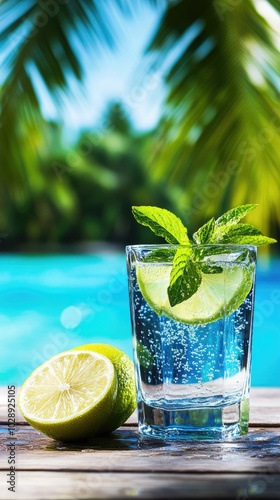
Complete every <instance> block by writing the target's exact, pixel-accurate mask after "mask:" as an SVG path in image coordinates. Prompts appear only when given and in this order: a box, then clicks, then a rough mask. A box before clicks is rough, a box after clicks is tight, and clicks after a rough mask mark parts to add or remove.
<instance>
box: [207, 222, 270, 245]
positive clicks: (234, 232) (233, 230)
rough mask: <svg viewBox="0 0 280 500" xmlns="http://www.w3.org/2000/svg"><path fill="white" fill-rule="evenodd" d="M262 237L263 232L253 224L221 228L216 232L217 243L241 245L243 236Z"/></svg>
mask: <svg viewBox="0 0 280 500" xmlns="http://www.w3.org/2000/svg"><path fill="white" fill-rule="evenodd" d="M262 235H263V234H262V232H261V231H260V230H259V229H258V228H256V227H255V226H252V225H251V224H234V225H227V226H219V227H217V228H216V230H215V243H239V240H240V238H241V237H243V236H262Z"/></svg>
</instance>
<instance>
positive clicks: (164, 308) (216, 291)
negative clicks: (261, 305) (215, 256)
mask: <svg viewBox="0 0 280 500" xmlns="http://www.w3.org/2000/svg"><path fill="white" fill-rule="evenodd" d="M219 265H220V264H219ZM221 266H222V267H223V272H222V273H219V274H204V273H202V282H201V285H200V286H199V288H198V290H197V292H196V293H195V294H194V295H193V296H192V297H190V298H189V299H188V300H186V301H184V302H182V303H180V304H177V305H175V306H174V307H171V305H170V303H169V299H168V293H167V288H168V286H169V281H170V273H171V268H172V266H171V265H164V264H163V265H160V264H159V263H157V264H154V265H148V264H145V263H141V264H138V265H137V266H136V275H137V281H138V285H139V288H140V291H141V293H142V295H143V297H144V299H145V300H146V302H147V303H148V304H149V306H150V307H151V308H152V309H153V310H154V311H155V312H156V313H157V314H159V315H165V316H167V317H169V318H171V319H173V320H175V321H180V322H181V323H188V324H207V323H212V322H214V321H217V320H218V319H221V318H223V317H226V316H229V315H230V314H231V313H232V312H233V311H235V310H236V309H238V307H240V305H241V304H242V303H243V302H244V300H245V299H246V297H247V296H248V294H249V293H250V291H251V289H252V283H253V267H252V265H249V266H248V265H246V266H245V265H241V264H240V263H239V264H238V265H236V264H235V265H234V264H229V263H227V264H224V263H221Z"/></svg>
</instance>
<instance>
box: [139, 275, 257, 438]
mask: <svg viewBox="0 0 280 500" xmlns="http://www.w3.org/2000/svg"><path fill="white" fill-rule="evenodd" d="M252 269H253V268H252ZM253 281H254V280H253ZM225 290H226V286H225ZM130 293H131V317H132V327H133V347H134V354H135V368H136V379H137V389H138V415H139V428H140V431H141V432H142V433H143V434H146V435H148V436H154V437H164V438H168V437H169V436H170V437H172V439H173V438H174V437H175V438H176V437H177V438H178V439H180V438H181V437H183V438H184V437H186V436H187V437H188V438H189V439H197V438H201V437H202V438H204V439H224V438H227V437H235V436H238V435H240V434H242V433H246V432H247V430H248V416H249V415H248V410H249V389H250V373H251V341H252V312H253V311H252V304H253V298H254V285H253V286H252V290H251V292H250V293H249V295H248V296H247V297H246V299H245V300H244V302H243V304H242V305H241V306H240V307H239V308H238V309H236V310H235V311H234V312H232V313H231V314H230V315H229V316H226V315H225V316H224V317H222V318H221V319H219V320H217V321H214V322H212V323H208V324H186V323H181V322H179V321H175V320H173V319H170V318H169V317H167V316H165V315H158V314H157V313H156V312H155V311H154V310H153V309H152V308H151V307H150V306H149V304H148V303H147V302H146V300H145V299H144V297H143V295H142V293H141V291H140V289H139V286H138V283H137V279H136V271H135V267H134V268H133V266H132V269H131V271H130Z"/></svg>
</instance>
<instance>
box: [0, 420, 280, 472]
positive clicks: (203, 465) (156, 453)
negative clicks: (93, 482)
mask: <svg viewBox="0 0 280 500" xmlns="http://www.w3.org/2000/svg"><path fill="white" fill-rule="evenodd" d="M0 431H1V429H0ZM2 435H3V434H2ZM4 436H5V434H4ZM9 442H10V437H9V435H6V439H4V438H2V444H1V452H0V458H1V469H5V468H7V467H8V464H7V457H8V453H9V448H8V443H9ZM279 442H280V429H279V428H276V429H273V430H268V429H251V430H250V432H249V434H248V435H246V436H243V437H242V438H238V439H236V440H234V441H229V442H226V443H218V442H216V443H214V442H213V443H211V442H180V443H174V442H162V441H159V440H152V441H151V440H148V441H147V440H143V439H141V438H139V436H138V433H137V431H136V430H135V428H133V427H131V428H129V427H126V428H121V429H119V430H117V431H115V432H114V433H112V434H111V435H110V436H104V437H100V438H96V439H94V440H92V441H91V442H84V443H79V444H72V445H70V444H69V445H67V444H65V443H59V442H57V441H54V440H52V439H49V438H47V437H45V436H43V435H42V434H40V433H38V432H37V431H35V430H34V429H32V428H31V427H27V426H22V427H21V429H20V430H19V431H18V432H17V437H16V443H17V444H16V457H17V464H16V468H17V470H18V471H21V470H34V471H39V470H53V471H59V470H60V471H70V470H72V471H84V472H88V471H95V472H97V471H104V472H117V471H120V472H124V471H130V472H151V471H153V472H155V471H158V472H168V471H172V472H186V471H187V472H204V473H207V472H212V473H214V472H216V471H217V469H218V470H219V471H220V472H240V473H241V472H248V473H249V472H254V473H263V472H266V473H270V474H271V473H280V444H279Z"/></svg>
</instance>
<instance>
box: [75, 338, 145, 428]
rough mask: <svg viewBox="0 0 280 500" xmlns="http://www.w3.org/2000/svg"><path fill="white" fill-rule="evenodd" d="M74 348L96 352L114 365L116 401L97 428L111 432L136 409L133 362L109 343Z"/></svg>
mask: <svg viewBox="0 0 280 500" xmlns="http://www.w3.org/2000/svg"><path fill="white" fill-rule="evenodd" d="M76 349H77V350H80V349H84V350H89V351H94V352H98V353H100V354H102V355H103V356H106V357H107V358H109V359H110V361H111V362H112V363H113V365H114V367H115V370H116V373H117V378H118V390H117V397H116V401H115V404H114V408H113V410H112V412H111V414H110V416H109V418H108V420H105V419H104V421H103V423H102V426H101V428H100V430H99V433H107V432H112V431H114V430H115V429H117V428H118V427H120V426H121V425H122V424H123V423H124V422H125V421H126V420H127V419H128V418H129V417H130V415H131V414H132V413H133V412H134V410H135V409H136V389H135V381H134V366H133V362H132V360H131V359H130V358H129V357H128V355H127V354H126V353H125V352H124V351H122V350H121V349H118V348H117V347H115V346H113V345H109V344H97V343H96V344H85V345H82V346H78V347H75V350H76Z"/></svg>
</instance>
